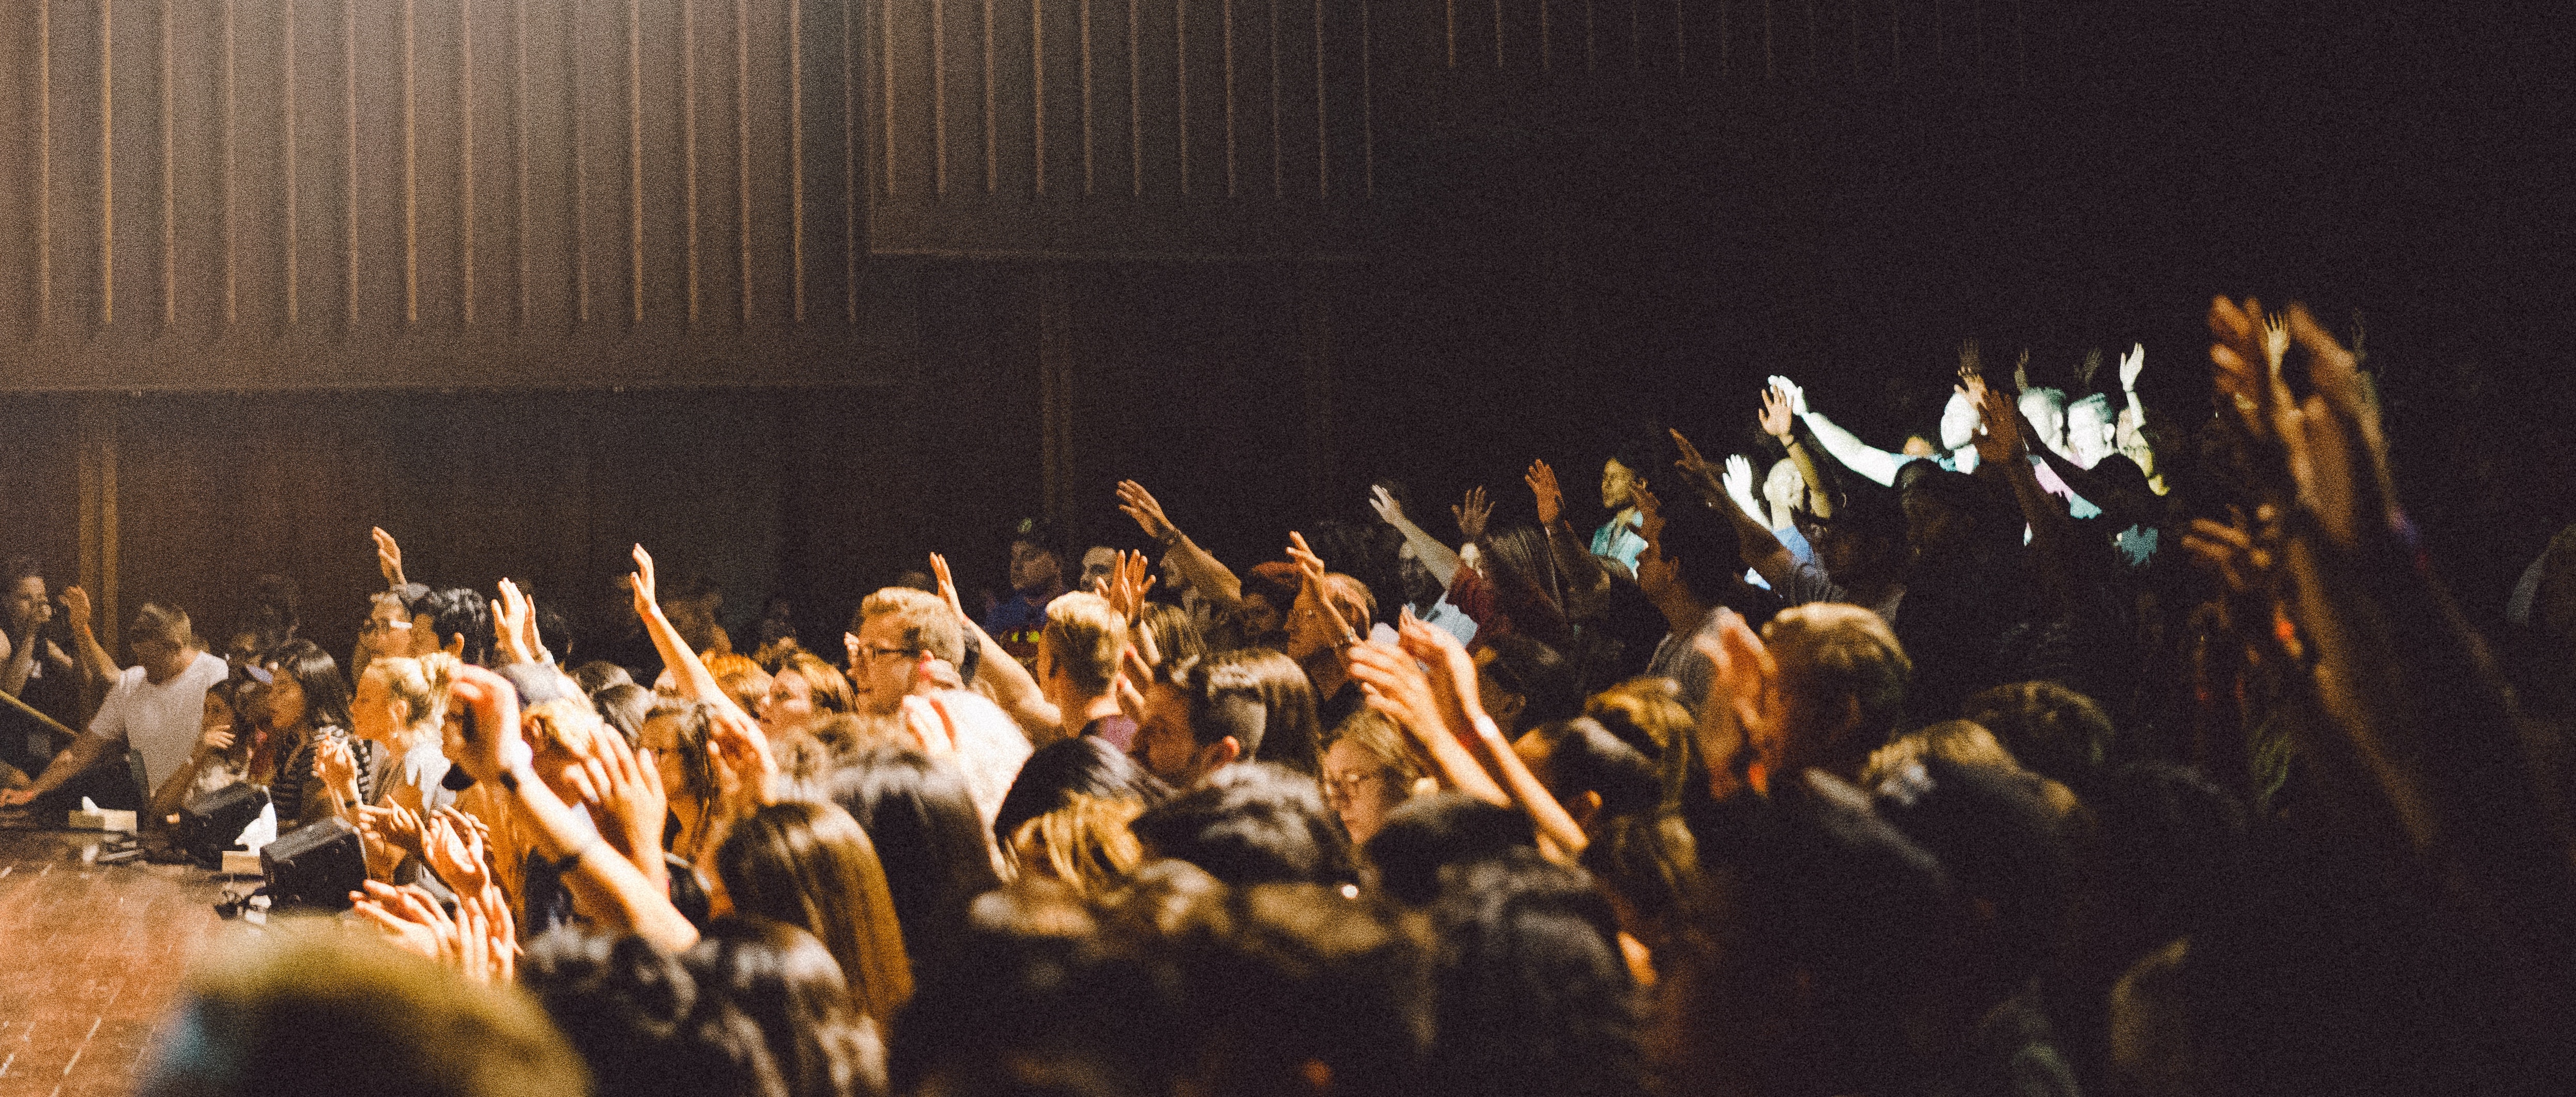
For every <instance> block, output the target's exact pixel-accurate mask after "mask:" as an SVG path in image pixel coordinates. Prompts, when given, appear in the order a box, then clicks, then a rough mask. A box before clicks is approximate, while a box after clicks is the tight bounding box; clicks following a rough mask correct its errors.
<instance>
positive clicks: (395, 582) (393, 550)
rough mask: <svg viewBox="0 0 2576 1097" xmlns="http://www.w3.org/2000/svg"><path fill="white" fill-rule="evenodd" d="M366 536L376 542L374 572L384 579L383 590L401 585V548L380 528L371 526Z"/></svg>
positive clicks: (392, 537)
mask: <svg viewBox="0 0 2576 1097" xmlns="http://www.w3.org/2000/svg"><path fill="white" fill-rule="evenodd" d="M367 535H368V536H370V537H373V538H375V540H376V570H377V571H378V572H381V573H383V575H384V577H385V589H387V590H391V589H393V588H395V587H398V586H401V585H403V566H402V546H401V545H398V544H395V543H394V535H393V534H390V533H387V532H385V530H384V527H382V526H371V527H368V529H367Z"/></svg>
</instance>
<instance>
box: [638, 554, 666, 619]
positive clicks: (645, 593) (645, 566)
mask: <svg viewBox="0 0 2576 1097" xmlns="http://www.w3.org/2000/svg"><path fill="white" fill-rule="evenodd" d="M632 585H633V587H634V588H635V616H637V617H642V618H646V619H648V620H649V619H651V618H652V616H653V615H654V614H656V613H660V612H662V607H661V603H660V602H658V601H657V600H656V599H655V598H654V596H653V590H654V586H653V554H652V553H649V552H646V551H644V546H643V545H640V544H639V545H637V546H635V574H634V576H633V578H632Z"/></svg>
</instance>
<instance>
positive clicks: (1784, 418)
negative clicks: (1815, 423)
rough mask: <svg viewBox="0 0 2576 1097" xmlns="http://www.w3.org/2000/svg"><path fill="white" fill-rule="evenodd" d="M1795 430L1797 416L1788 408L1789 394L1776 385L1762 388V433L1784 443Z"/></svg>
mask: <svg viewBox="0 0 2576 1097" xmlns="http://www.w3.org/2000/svg"><path fill="white" fill-rule="evenodd" d="M1797 429H1798V415H1797V412H1796V411H1795V410H1794V409H1792V408H1791V406H1790V402H1789V394H1788V393H1787V392H1785V391H1782V389H1781V388H1780V386H1778V385H1769V386H1766V387H1764V388H1763V390H1762V433H1764V434H1768V435H1770V436H1771V437H1774V438H1777V439H1779V440H1781V441H1783V442H1786V441H1788V440H1789V435H1790V434H1791V433H1792V432H1794V431H1796V430H1797Z"/></svg>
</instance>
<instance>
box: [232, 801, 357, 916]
mask: <svg viewBox="0 0 2576 1097" xmlns="http://www.w3.org/2000/svg"><path fill="white" fill-rule="evenodd" d="M259 867H260V869H261V870H262V871H263V873H264V874H265V875H266V876H267V877H268V896H269V901H270V902H271V903H274V904H276V905H278V906H286V905H289V904H297V905H302V906H312V907H326V908H329V909H332V910H341V909H345V908H347V907H348V905H349V893H350V892H352V891H356V890H358V886H359V885H360V884H363V883H365V882H366V879H367V855H366V850H365V847H363V846H362V845H360V844H359V842H358V831H357V828H355V827H352V826H350V825H349V824H347V823H345V822H342V821H340V820H339V819H336V818H334V819H324V820H322V821H320V822H315V823H307V824H305V825H303V826H300V827H297V828H295V829H294V830H290V831H288V832H286V833H284V834H281V835H278V836H277V840H276V841H274V842H270V843H269V844H268V845H267V846H266V847H265V848H263V849H261V850H260V851H259Z"/></svg>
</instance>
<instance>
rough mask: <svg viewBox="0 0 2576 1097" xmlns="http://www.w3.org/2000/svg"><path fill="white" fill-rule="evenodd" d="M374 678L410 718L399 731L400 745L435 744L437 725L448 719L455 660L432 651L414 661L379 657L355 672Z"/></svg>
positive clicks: (388, 656)
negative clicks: (381, 682) (448, 694)
mask: <svg viewBox="0 0 2576 1097" xmlns="http://www.w3.org/2000/svg"><path fill="white" fill-rule="evenodd" d="M369 678H377V679H380V680H382V681H383V682H384V684H385V689H386V691H387V692H390V693H392V694H393V695H394V700H397V701H400V702H402V703H403V707H404V708H405V709H406V710H407V711H409V712H410V713H411V719H410V721H409V722H407V723H406V724H405V725H404V726H403V729H402V733H401V734H402V739H403V742H401V743H399V744H397V745H398V746H400V747H402V748H403V749H406V750H408V749H410V748H412V747H414V746H418V745H419V744H421V743H423V742H436V741H437V740H438V737H439V726H440V725H441V724H443V723H445V722H446V720H447V687H448V684H449V683H451V682H453V681H455V680H456V657H455V656H453V655H449V654H448V653H446V652H443V651H433V652H431V653H429V654H427V655H423V656H419V657H417V658H415V657H413V656H409V655H380V656H377V657H376V658H374V659H370V660H368V661H367V669H365V670H363V671H360V672H359V673H358V680H359V681H360V682H364V681H366V680H367V679H369Z"/></svg>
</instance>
